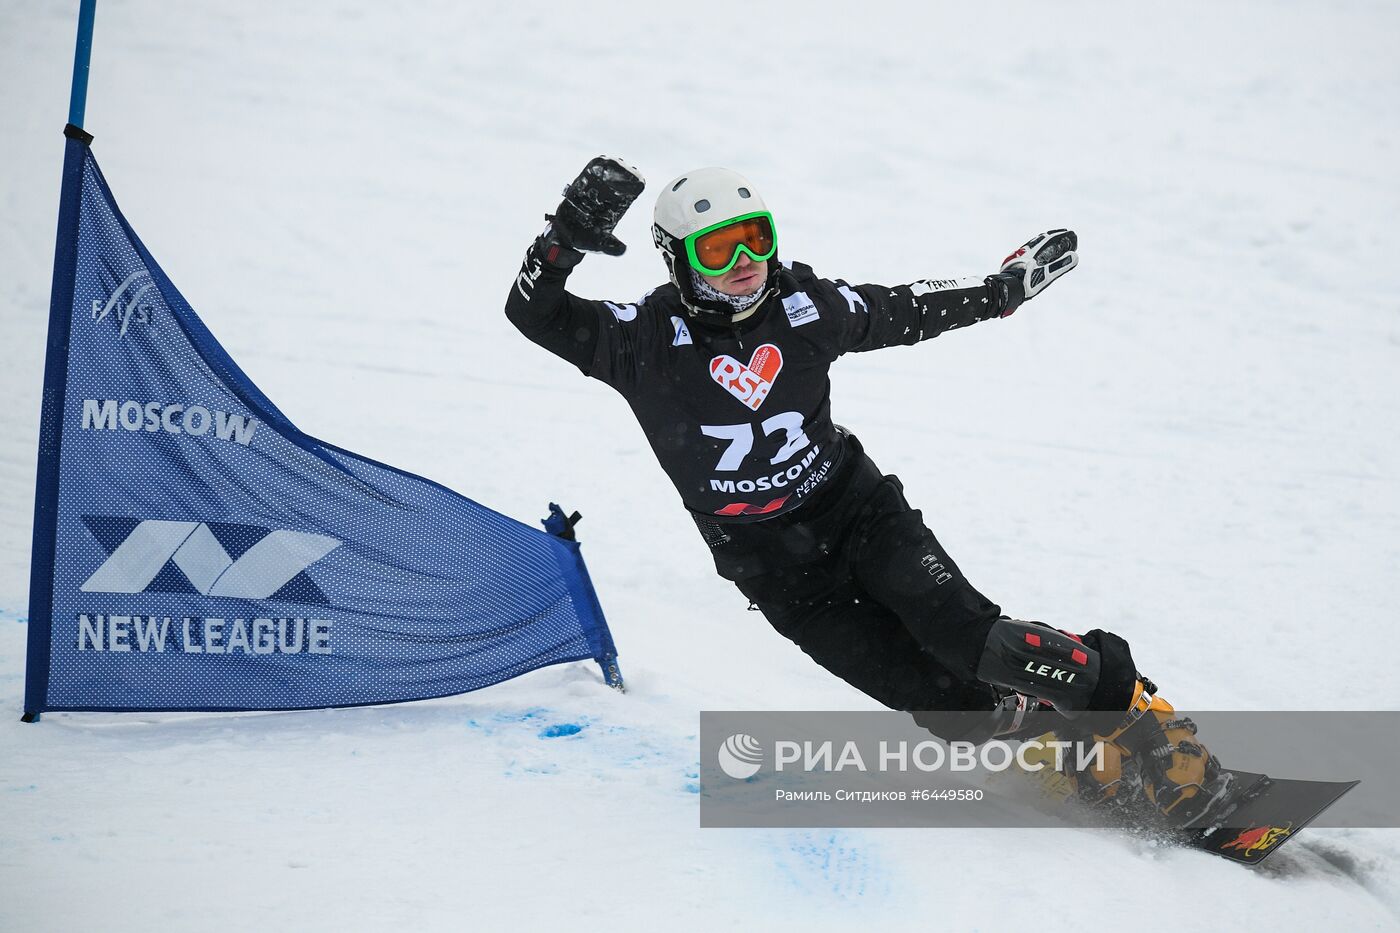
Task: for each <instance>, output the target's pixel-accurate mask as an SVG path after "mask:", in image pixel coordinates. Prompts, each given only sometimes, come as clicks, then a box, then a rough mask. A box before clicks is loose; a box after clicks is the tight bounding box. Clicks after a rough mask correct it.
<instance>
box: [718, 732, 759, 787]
mask: <svg viewBox="0 0 1400 933" xmlns="http://www.w3.org/2000/svg"><path fill="white" fill-rule="evenodd" d="M717 757H718V758H719V767H720V770H721V771H723V772H724V773H725V774H727V775H729V776H730V777H732V778H734V779H735V780H736V781H742V780H745V779H746V778H751V777H753V776H754V775H755V774H757V773H758V769H759V768H761V767H763V746H762V745H761V744H760V743H759V741H758V739H756V738H754V737H753V736H751V735H745V734H744V733H742V732H738V733H735V734H734V735H731V736H730V737H729V738H727V739H725V740H724V744H723V745H721V746H720V747H719V753H718V756H717Z"/></svg>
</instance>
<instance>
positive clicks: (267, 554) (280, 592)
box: [79, 515, 341, 606]
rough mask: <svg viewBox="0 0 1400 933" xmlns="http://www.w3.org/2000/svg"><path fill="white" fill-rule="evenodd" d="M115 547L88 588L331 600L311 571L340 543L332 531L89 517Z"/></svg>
mask: <svg viewBox="0 0 1400 933" xmlns="http://www.w3.org/2000/svg"><path fill="white" fill-rule="evenodd" d="M83 523H84V524H86V525H87V527H88V530H89V531H91V532H92V535H93V537H94V538H96V539H97V541H98V543H99V544H101V545H102V548H103V550H105V551H106V552H107V559H106V560H105V561H103V563H102V566H100V567H98V568H97V569H96V570H95V571H93V573H92V576H90V577H88V579H87V582H86V583H84V584H83V585H82V586H81V587H79V589H81V590H82V591H83V592H84V593H187V594H202V595H204V596H227V597H231V598H234V599H273V600H280V601H282V602H289V603H306V604H311V605H322V606H324V605H329V603H330V600H328V599H327V598H326V594H325V593H324V592H323V591H322V590H321V588H320V587H319V586H318V585H317V584H316V581H315V580H313V579H312V578H311V576H310V575H309V574H308V573H307V568H308V567H310V566H311V565H312V564H314V563H316V562H317V561H319V560H320V559H321V558H323V557H325V556H326V555H327V554H329V553H330V552H331V551H333V550H335V549H336V548H338V547H340V544H341V542H340V541H338V540H336V539H335V538H331V537H327V536H326V535H318V534H311V533H309V532H305V531H286V530H281V529H273V528H260V527H258V526H256V525H240V524H235V523H233V522H174V521H159V520H155V519H145V520H142V519H138V518H126V517H113V516H100V515H87V516H84V517H83Z"/></svg>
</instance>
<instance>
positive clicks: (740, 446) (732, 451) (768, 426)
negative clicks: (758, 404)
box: [700, 411, 811, 472]
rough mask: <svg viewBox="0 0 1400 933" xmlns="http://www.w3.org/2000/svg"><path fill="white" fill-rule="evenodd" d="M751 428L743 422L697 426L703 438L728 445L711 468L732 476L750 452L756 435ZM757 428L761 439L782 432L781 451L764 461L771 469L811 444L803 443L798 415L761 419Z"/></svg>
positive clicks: (803, 432)
mask: <svg viewBox="0 0 1400 933" xmlns="http://www.w3.org/2000/svg"><path fill="white" fill-rule="evenodd" d="M754 427H755V426H754V425H753V424H751V423H750V422H747V421H746V422H744V423H743V424H702V425H700V431H701V433H703V434H705V435H706V436H708V437H718V438H721V439H722V440H727V441H729V446H728V447H726V448H725V449H724V454H723V455H721V456H720V458H719V463H718V464H716V465H715V470H716V471H717V472H732V471H734V470H737V469H739V466H740V465H741V464H742V463H743V462H744V458H745V457H747V456H748V455H749V452H750V451H751V450H753V442H754V437H755V436H756V435H757V432H756V431H755V430H754ZM761 427H762V428H763V434H764V436H765V437H767V436H769V435H772V434H775V433H776V432H778V431H782V432H783V433H784V434H785V435H786V436H787V441H786V443H784V444H783V446H782V449H781V450H779V451H778V452H777V453H776V454H774V455H773V459H771V460H769V461H768V462H769V463H771V464H773V465H774V466H777V465H778V464H780V463H782V462H783V461H785V460H789V459H791V458H792V457H793V456H794V455H795V454H796V453H797V452H798V451H800V450H802V449H803V448H805V447H806V446H807V445H808V444H810V443H811V441H809V440H807V432H806V431H804V430H802V413H801V412H797V411H784V412H779V413H778V414H776V415H774V416H773V417H771V418H767V419H765V420H764V422H763V424H762V425H761Z"/></svg>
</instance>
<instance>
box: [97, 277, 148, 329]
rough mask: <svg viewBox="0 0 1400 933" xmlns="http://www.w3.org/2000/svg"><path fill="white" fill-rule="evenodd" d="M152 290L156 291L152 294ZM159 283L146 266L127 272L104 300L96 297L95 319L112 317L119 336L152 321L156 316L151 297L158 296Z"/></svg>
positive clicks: (99, 321)
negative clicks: (132, 326) (134, 325)
mask: <svg viewBox="0 0 1400 933" xmlns="http://www.w3.org/2000/svg"><path fill="white" fill-rule="evenodd" d="M152 292H155V293H156V294H155V295H154V296H152V295H151V293H152ZM159 294H160V293H159V292H157V291H156V283H155V282H154V281H153V280H152V279H151V274H150V273H149V272H147V271H146V270H145V269H138V270H137V271H135V272H133V273H131V275H128V276H127V277H126V278H125V279H123V280H122V282H121V284H120V285H118V286H117V289H116V291H114V292H112V295H111V297H110V298H108V299H107V300H106V301H105V302H103V301H98V300H94V301H93V303H92V319H93V320H94V321H96V322H98V323H101V322H102V321H105V320H106V319H107V318H108V317H111V318H112V319H113V320H114V321H115V322H116V325H117V336H118V337H125V336H126V332H127V330H128V328H130V327H131V325H132V324H149V323H151V321H152V319H153V318H154V317H155V307H154V304H153V303H152V301H151V300H150V298H148V296H150V297H158V296H159Z"/></svg>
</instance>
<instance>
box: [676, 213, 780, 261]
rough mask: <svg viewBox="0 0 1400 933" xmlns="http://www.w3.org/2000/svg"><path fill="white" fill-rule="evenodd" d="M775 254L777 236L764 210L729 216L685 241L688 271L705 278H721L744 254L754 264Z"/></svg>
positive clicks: (768, 215)
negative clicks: (689, 267) (688, 264)
mask: <svg viewBox="0 0 1400 933" xmlns="http://www.w3.org/2000/svg"><path fill="white" fill-rule="evenodd" d="M777 252H778V233H777V230H776V229H775V228H774V226H773V215H772V214H770V213H768V212H767V211H758V212H756V213H753V214H744V215H742V216H740V217H731V218H730V219H729V220H726V221H723V222H721V223H717V224H715V225H714V226H712V227H706V228H705V229H704V230H697V231H695V232H694V233H692V234H691V235H690V236H688V237H686V238H685V255H686V258H687V259H689V260H690V265H691V268H693V269H695V270H696V271H697V272H700V273H702V274H704V275H724V273H726V272H728V271H729V270H730V269H733V268H734V265H735V263H737V262H738V261H739V254H740V253H744V254H746V255H747V256H748V257H749V258H750V259H752V260H753V261H754V262H767V261H768V260H769V259H772V258H773V256H774V255H776V254H777Z"/></svg>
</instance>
